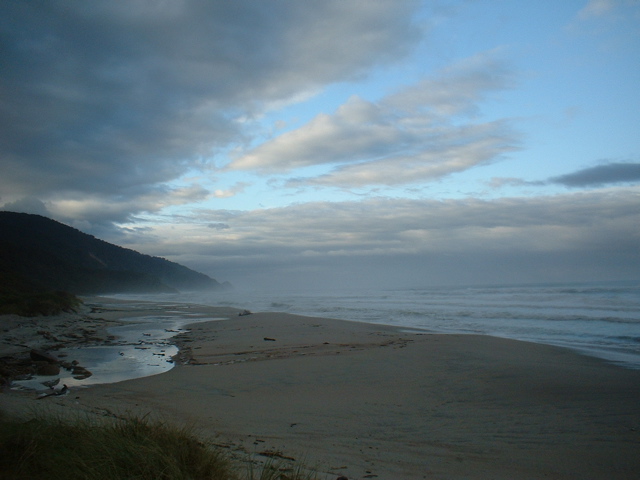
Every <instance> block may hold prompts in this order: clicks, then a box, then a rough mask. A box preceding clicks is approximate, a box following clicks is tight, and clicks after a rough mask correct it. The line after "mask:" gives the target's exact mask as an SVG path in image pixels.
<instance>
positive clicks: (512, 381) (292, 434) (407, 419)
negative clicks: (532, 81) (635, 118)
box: [0, 304, 640, 480]
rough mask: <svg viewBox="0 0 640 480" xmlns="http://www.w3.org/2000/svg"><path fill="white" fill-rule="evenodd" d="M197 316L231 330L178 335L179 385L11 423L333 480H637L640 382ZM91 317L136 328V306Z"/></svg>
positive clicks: (625, 374) (486, 350)
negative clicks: (152, 421)
mask: <svg viewBox="0 0 640 480" xmlns="http://www.w3.org/2000/svg"><path fill="white" fill-rule="evenodd" d="M163 308H165V309H166V307H163V306H160V305H155V306H154V305H149V311H150V312H152V311H158V310H162V309H163ZM189 308H195V307H189ZM154 309H155V310H154ZM196 310H197V311H198V312H200V313H201V314H203V315H205V314H208V315H211V316H213V317H216V316H221V315H226V316H229V319H228V320H224V321H214V322H207V323H199V324H194V325H192V327H191V331H190V332H188V333H186V334H182V335H180V336H179V337H178V338H177V339H176V340H177V342H178V343H179V345H180V346H181V355H180V360H181V361H182V362H184V364H182V365H178V366H176V367H175V368H174V369H172V370H171V371H169V372H167V373H163V374H160V375H155V376H152V377H146V378H141V379H137V380H130V381H125V382H119V383H115V384H108V385H97V386H92V387H90V388H86V389H75V390H74V391H72V392H71V394H70V395H68V396H65V397H51V399H47V400H46V401H45V402H34V401H33V398H35V397H34V395H33V394H29V393H24V392H15V391H11V392H10V393H4V394H1V395H0V408H2V410H6V411H9V412H13V413H16V414H18V413H20V412H23V413H24V412H25V411H27V410H29V409H32V408H34V404H38V405H41V404H42V403H47V408H50V409H52V410H55V411H84V412H91V413H92V414H97V415H116V416H125V415H131V414H138V415H144V414H151V415H152V416H154V417H159V418H163V419H166V420H169V421H178V422H187V423H191V424H193V425H194V426H195V427H196V429H197V431H198V432H199V433H200V434H201V435H202V436H203V437H207V438H209V439H212V441H213V442H214V443H216V444H218V445H223V446H225V447H227V448H229V450H230V451H231V452H232V453H234V454H236V455H246V454H259V453H261V452H271V453H277V454H280V455H282V456H283V457H292V458H295V459H297V460H304V461H305V463H307V464H309V465H311V466H316V467H317V470H318V471H319V472H321V474H320V475H319V477H321V478H328V479H332V480H333V479H335V478H336V477H337V476H340V475H344V476H346V477H348V478H349V479H363V478H379V479H394V480H401V479H422V478H427V479H540V478H550V479H576V478H580V479H636V478H640V371H638V370H629V369H623V368H620V367H617V366H614V365H610V364H607V363H605V362H603V361H600V360H598V359H595V358H590V357H585V356H581V355H578V354H576V353H573V352H572V351H569V350H566V349H561V348H555V347H549V346H544V345H537V344H532V343H526V342H518V341H513V340H505V339H499V338H492V337H487V336H473V335H429V334H420V333H408V332H403V331H400V330H398V329H395V328H392V327H384V326H380V325H369V324H362V323H355V322H346V321H340V320H331V319H324V318H309V317H302V316H296V315H289V314H277V313H259V314H253V315H248V316H240V317H239V316H237V311H234V310H232V309H216V308H212V307H197V308H196ZM135 314H136V315H139V314H140V310H137V311H136V312H135ZM92 315H93V318H94V319H95V318H104V319H105V321H115V320H117V319H118V318H120V317H123V316H127V315H129V316H131V314H127V308H126V304H123V307H122V309H119V311H113V309H112V310H110V311H109V310H106V311H105V310H103V311H100V312H94V313H93V314H92ZM98 316H99V317H98Z"/></svg>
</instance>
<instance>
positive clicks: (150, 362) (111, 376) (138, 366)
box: [14, 312, 223, 390]
mask: <svg viewBox="0 0 640 480" xmlns="http://www.w3.org/2000/svg"><path fill="white" fill-rule="evenodd" d="M169 313H173V312H169ZM175 313H176V314H179V312H175ZM212 320H223V319H222V318H202V317H198V318H194V317H193V316H191V315H187V316H176V315H165V316H140V317H130V318H126V319H124V320H123V321H126V322H127V323H126V324H124V325H120V326H117V327H112V328H109V329H108V333H109V334H110V335H114V336H116V337H118V338H117V340H115V341H114V342H113V343H112V344H110V345H103V346H88V347H82V348H69V349H61V350H59V351H58V352H57V353H58V354H59V355H60V354H62V355H66V356H65V357H64V359H65V360H66V361H68V362H71V361H74V360H75V361H77V362H78V364H79V365H81V366H83V367H85V368H86V369H87V370H89V371H90V372H91V373H92V375H91V376H90V377H87V378H74V375H73V374H72V373H71V372H69V371H67V370H65V369H62V370H61V372H60V375H58V376H57V377H54V376H34V377H33V378H31V379H29V380H21V381H16V382H14V384H15V385H16V386H18V387H21V388H28V389H34V390H44V389H45V388H46V387H45V386H44V385H43V382H55V381H56V380H57V379H59V382H58V385H63V384H66V385H67V386H69V387H78V386H87V385H97V384H102V383H115V382H121V381H123V380H131V379H134V378H141V377H148V376H151V375H157V374H159V373H163V372H166V371H168V370H170V369H171V368H173V366H174V364H173V360H172V359H171V357H173V356H174V355H176V354H177V353H178V348H177V347H176V346H175V345H172V344H171V341H170V339H171V338H172V337H174V336H176V335H178V334H179V333H181V332H184V331H186V330H185V326H186V325H188V324H192V323H199V322H208V321H212Z"/></svg>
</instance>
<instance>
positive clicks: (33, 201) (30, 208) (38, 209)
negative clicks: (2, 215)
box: [0, 197, 51, 217]
mask: <svg viewBox="0 0 640 480" xmlns="http://www.w3.org/2000/svg"><path fill="white" fill-rule="evenodd" d="M0 210H6V211H10V212H20V213H31V214H34V215H42V216H44V217H48V216H50V215H51V213H50V212H49V210H48V209H47V206H46V205H45V204H44V202H42V201H41V200H39V199H37V198H35V197H23V198H20V199H18V200H16V201H14V202H7V203H5V204H4V205H3V206H2V207H0Z"/></svg>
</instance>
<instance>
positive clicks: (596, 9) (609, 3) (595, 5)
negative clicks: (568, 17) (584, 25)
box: [578, 0, 621, 20]
mask: <svg viewBox="0 0 640 480" xmlns="http://www.w3.org/2000/svg"><path fill="white" fill-rule="evenodd" d="M619 3H621V2H620V1H616V0H589V2H588V3H587V5H586V6H585V7H584V8H583V9H582V10H580V11H579V12H578V18H579V19H580V20H586V19H588V18H592V17H601V16H603V15H605V14H607V13H608V12H610V11H611V10H613V9H614V8H615V6H616V5H617V4H619Z"/></svg>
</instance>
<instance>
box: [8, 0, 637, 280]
mask: <svg viewBox="0 0 640 480" xmlns="http://www.w3.org/2000/svg"><path fill="white" fill-rule="evenodd" d="M551 6H553V8H551ZM476 8H480V7H479V4H478V3H476V2H467V1H464V0H460V1H453V2H451V1H437V0H433V1H418V0H416V1H396V0H354V1H343V0H317V1H316V0H311V1H295V0H283V1H277V2H255V1H249V0H236V1H233V2H231V1H229V2H228V1H215V0H213V1H207V0H184V1H175V2H155V1H147V0H132V1H128V2H110V1H95V2H71V1H34V2H13V1H12V2H2V3H1V4H0V166H1V168H2V175H0V205H3V207H2V208H3V209H6V210H14V211H24V212H29V213H38V214H42V215H47V216H50V217H53V218H56V219H58V220H60V221H63V222H65V223H68V224H70V225H73V226H75V227H77V228H80V229H82V230H84V231H86V232H88V233H92V234H94V235H97V236H99V237H101V238H104V239H105V240H108V241H111V242H114V243H118V244H123V245H126V246H129V247H131V248H135V249H137V250H140V251H142V252H144V253H148V254H153V255H159V256H163V257H166V258H169V259H171V260H175V261H178V262H181V263H184V264H186V265H188V266H190V267H192V268H196V269H198V270H200V271H204V272H205V273H207V274H210V275H211V276H213V277H215V278H217V279H218V280H221V281H224V280H231V281H232V282H233V283H235V284H237V285H239V286H242V285H250V286H264V285H269V286H273V285H274V284H278V285H281V286H283V287H286V288H290V287H293V286H300V285H307V286H309V287H321V286H339V285H351V286H353V285H365V284H368V285H373V284H380V285H383V284H384V285H393V284H403V285H422V284H440V283H506V282H526V281H540V282H542V281H578V280H579V281H583V280H584V281H589V280H594V281H595V280H615V279H629V278H631V279H640V273H638V272H640V190H639V188H640V186H639V185H640V151H639V148H638V142H637V135H635V133H637V132H635V133H634V134H629V133H627V132H629V131H631V130H629V125H632V124H637V123H634V121H635V120H636V119H637V116H638V114H637V111H638V110H640V108H635V107H634V106H636V105H637V106H638V107H640V101H639V98H640V94H638V91H637V88H634V87H633V85H637V83H634V82H635V80H634V79H637V80H638V81H640V69H639V68H638V66H637V61H636V59H635V58H631V56H628V55H627V54H626V52H628V51H633V45H636V46H640V34H639V31H638V30H639V29H638V28H637V22H636V24H635V25H636V26H635V27H633V25H634V23H633V22H634V19H636V20H639V21H640V6H639V5H638V4H637V2H636V3H634V2H629V1H626V0H607V1H602V0H591V1H587V0H584V1H583V0H571V1H569V2H567V3H562V4H557V3H555V2H547V3H545V2H542V3H540V4H532V5H529V6H528V7H527V9H528V10H527V11H526V12H524V13H521V12H520V10H521V9H519V8H515V7H513V6H511V5H510V4H509V2H500V1H495V2H493V1H490V2H486V4H483V5H482V8H480V10H479V11H477V10H474V9H476ZM511 8H515V10H511ZM480 16H483V20H475V19H476V18H479V17H480ZM520 16H522V17H520ZM508 18H522V19H524V20H523V21H522V23H518V24H515V25H510V24H509V23H508V22H507V20H505V19H508ZM475 22H481V23H478V24H476V23H475ZM482 22H484V23H482ZM625 22H627V23H625ZM621 25H623V26H624V25H627V26H628V25H632V27H631V28H630V29H629V28H627V29H623V28H621ZM543 26H544V28H543ZM545 28H548V29H550V30H549V33H548V34H547V35H543V34H541V33H540V32H541V31H544V30H545ZM520 35H522V37H520ZM581 42H582V43H584V45H588V48H587V47H584V48H583V47H581V45H582V44H581ZM635 51H636V52H637V49H636V50H635ZM551 58H553V62H554V63H553V62H552V60H551ZM592 59H594V60H592ZM598 59H599V60H598ZM609 59H610V60H611V62H613V63H612V64H611V65H612V66H611V68H608V69H607V68H604V67H603V66H602V65H601V64H600V63H599V62H604V61H605V60H609ZM545 62H549V63H545ZM590 62H592V63H590ZM634 62H635V63H634ZM583 64H584V65H592V67H591V68H592V70H588V69H587V70H584V71H583V70H580V68H581V65H583ZM613 67H616V68H617V69H616V68H613ZM572 69H575V72H574V71H573V70H572ZM603 72H606V75H604V73H603ZM600 74H603V75H604V76H603V77H602V78H600V77H598V75H600ZM563 75H568V76H567V77H565V76H563ZM607 75H608V76H607ZM612 85H615V88H612ZM629 86H631V87H629ZM617 92H622V93H620V96H621V97H622V99H621V100H620V99H619V98H618V97H616V95H617ZM614 100H615V101H618V102H619V103H614ZM563 102H566V103H563ZM608 108H609V109H608ZM560 112H561V113H560ZM634 112H635V113H634ZM600 117H602V120H601V121H602V122H603V123H602V124H597V123H593V126H591V127H589V128H587V126H586V125H587V124H588V123H589V122H596V121H597V120H599V119H600ZM602 125H604V127H603V126H602ZM605 127H606V128H605ZM540 132H544V133H540ZM585 132H588V133H585ZM594 132H595V133H594ZM536 142H537V143H539V144H541V145H544V148H543V149H541V150H536V148H537V143H536ZM621 152H622V153H621ZM442 192H445V194H442ZM263 203H264V204H263ZM274 279H277V282H274Z"/></svg>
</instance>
